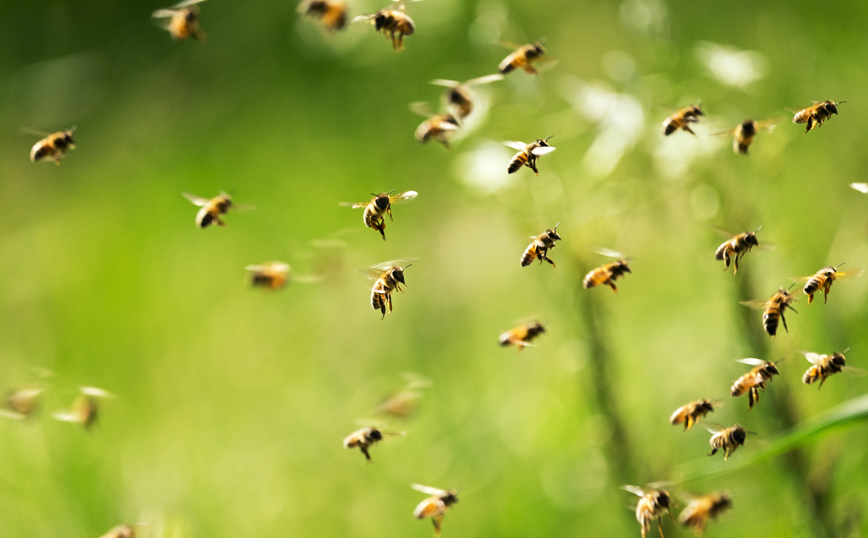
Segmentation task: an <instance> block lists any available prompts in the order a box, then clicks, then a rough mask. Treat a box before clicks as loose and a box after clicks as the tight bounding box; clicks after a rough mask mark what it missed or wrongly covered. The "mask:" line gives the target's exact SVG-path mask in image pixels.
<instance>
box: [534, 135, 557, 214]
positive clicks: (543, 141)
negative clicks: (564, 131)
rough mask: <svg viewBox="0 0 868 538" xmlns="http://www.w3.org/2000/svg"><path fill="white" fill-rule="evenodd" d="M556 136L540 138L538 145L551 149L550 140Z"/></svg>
mask: <svg viewBox="0 0 868 538" xmlns="http://www.w3.org/2000/svg"><path fill="white" fill-rule="evenodd" d="M554 136H555V135H549V136H547V137H545V139H541V138H538V139H537V141H536V143H537V144H539V145H540V146H542V147H544V148H547V147H549V139H551V138H553V137H554ZM555 227H556V228H557V226H555Z"/></svg>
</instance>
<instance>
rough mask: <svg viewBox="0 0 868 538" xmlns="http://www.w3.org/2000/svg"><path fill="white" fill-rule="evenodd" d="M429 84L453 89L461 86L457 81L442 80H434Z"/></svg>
mask: <svg viewBox="0 0 868 538" xmlns="http://www.w3.org/2000/svg"><path fill="white" fill-rule="evenodd" d="M431 84H434V85H435V86H446V87H447V88H455V87H458V86H461V83H460V82H458V81H457V80H446V79H443V78H435V79H434V80H432V81H431Z"/></svg>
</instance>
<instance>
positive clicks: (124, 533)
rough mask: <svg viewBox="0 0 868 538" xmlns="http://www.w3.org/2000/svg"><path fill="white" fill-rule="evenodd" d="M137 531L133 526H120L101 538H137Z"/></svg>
mask: <svg viewBox="0 0 868 538" xmlns="http://www.w3.org/2000/svg"><path fill="white" fill-rule="evenodd" d="M135 537H136V529H135V528H134V527H133V526H132V525H118V526H117V527H115V528H113V529H112V530H110V531H108V532H107V533H105V534H103V535H102V536H101V537H100V538H135Z"/></svg>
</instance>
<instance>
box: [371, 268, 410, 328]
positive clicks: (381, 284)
mask: <svg viewBox="0 0 868 538" xmlns="http://www.w3.org/2000/svg"><path fill="white" fill-rule="evenodd" d="M400 263H403V260H395V261H390V262H383V263H380V264H377V265H373V266H371V271H372V272H371V277H372V278H376V280H375V282H374V287H373V288H372V289H371V306H372V307H373V309H374V310H379V311H380V312H382V313H383V319H385V318H386V306H387V305H388V307H389V313H390V314H391V313H392V292H393V291H395V290H398V291H400V292H401V293H403V292H404V290H402V289H401V286H400V285H401V284H404V285H405V286H406V285H407V283H406V282H405V281H404V270H405V269H407V268H408V267H410V266H411V265H413V264H412V263H411V264H407V265H405V266H403V267H401V266H400V265H398V264H400Z"/></svg>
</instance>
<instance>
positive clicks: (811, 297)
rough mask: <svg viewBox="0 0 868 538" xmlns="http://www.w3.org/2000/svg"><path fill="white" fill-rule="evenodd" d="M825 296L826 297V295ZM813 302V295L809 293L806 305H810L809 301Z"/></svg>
mask: <svg viewBox="0 0 868 538" xmlns="http://www.w3.org/2000/svg"><path fill="white" fill-rule="evenodd" d="M826 295H828V293H827V294H826ZM813 300H814V294H813V293H809V294H808V304H811V301H813ZM823 302H824V303H825V302H826V301H825V300H824V301H823Z"/></svg>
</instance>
